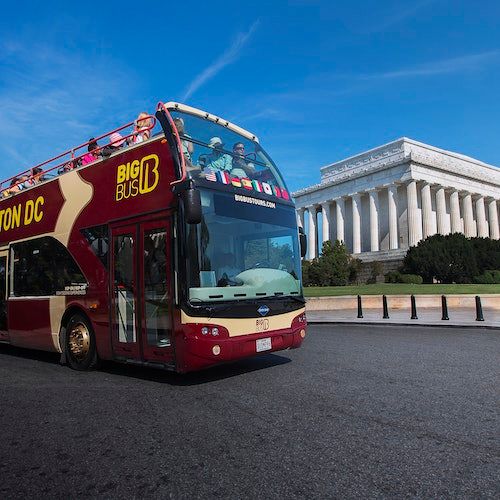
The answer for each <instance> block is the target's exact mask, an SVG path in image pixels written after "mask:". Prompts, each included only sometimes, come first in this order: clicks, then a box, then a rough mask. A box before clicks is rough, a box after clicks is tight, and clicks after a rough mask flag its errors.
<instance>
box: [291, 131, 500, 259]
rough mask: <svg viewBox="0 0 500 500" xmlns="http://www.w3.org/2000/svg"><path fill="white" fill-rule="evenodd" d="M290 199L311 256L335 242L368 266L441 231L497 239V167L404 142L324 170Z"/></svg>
mask: <svg viewBox="0 0 500 500" xmlns="http://www.w3.org/2000/svg"><path fill="white" fill-rule="evenodd" d="M293 196H294V198H295V202H296V206H297V215H298V219H299V224H300V225H301V226H302V227H303V228H304V229H305V231H306V233H307V235H308V255H307V258H308V259H313V258H314V257H317V256H318V252H320V251H321V245H322V242H324V241H327V240H331V241H334V240H336V239H338V240H341V241H343V242H345V244H346V245H347V248H348V249H349V251H350V252H351V253H352V254H354V255H355V256H356V257H358V258H360V259H361V260H363V261H366V262H370V261H374V260H379V261H396V260H401V259H402V258H403V256H404V255H405V253H406V251H407V249H408V247H410V246H414V245H416V244H417V243H418V242H419V241H420V240H421V239H423V238H426V237H428V236H431V235H433V234H436V233H439V234H443V235H444V234H448V233H453V232H460V233H463V234H465V236H468V237H471V236H481V237H490V238H494V239H499V223H498V220H499V216H498V204H499V200H500V169H499V168H497V167H494V166H492V165H487V164H485V163H482V162H481V161H479V160H475V159H474V158H469V157H467V156H464V155H461V154H458V153H453V152H451V151H445V150H443V149H438V148H436V147H434V146H429V145H428V144H423V143H421V142H417V141H414V140H412V139H408V138H406V137H403V138H401V139H398V140H396V141H394V142H390V143H389V144H385V145H384V146H379V147H377V148H375V149H371V150H370V151H366V152H364V153H361V154H358V155H355V156H352V157H351V158H347V159H345V160H342V161H338V162H336V163H332V164H330V165H327V166H325V167H322V168H321V182H320V184H317V185H314V186H310V187H307V188H304V189H300V190H299V191H297V192H295V193H293Z"/></svg>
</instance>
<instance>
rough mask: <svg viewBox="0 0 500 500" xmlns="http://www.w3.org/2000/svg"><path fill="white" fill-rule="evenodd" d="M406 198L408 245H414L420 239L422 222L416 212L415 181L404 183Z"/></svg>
mask: <svg viewBox="0 0 500 500" xmlns="http://www.w3.org/2000/svg"><path fill="white" fill-rule="evenodd" d="M406 197H407V200H408V246H409V247H414V246H416V245H417V243H418V242H419V241H420V240H421V239H422V224H421V220H420V214H419V213H418V202H417V181H410V182H409V183H408V184H407V185H406Z"/></svg>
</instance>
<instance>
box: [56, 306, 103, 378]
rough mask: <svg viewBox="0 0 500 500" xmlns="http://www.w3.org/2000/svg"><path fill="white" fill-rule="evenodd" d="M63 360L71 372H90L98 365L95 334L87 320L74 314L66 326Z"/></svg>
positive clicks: (78, 314)
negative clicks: (71, 369) (64, 359)
mask: <svg viewBox="0 0 500 500" xmlns="http://www.w3.org/2000/svg"><path fill="white" fill-rule="evenodd" d="M64 352H65V358H66V362H67V363H68V365H69V366H70V367H71V368H73V370H82V371H83V370H92V369H93V368H96V367H97V365H98V361H99V358H98V356H97V349H96V341H95V333H94V329H93V328H92V324H91V323H90V321H89V319H88V318H87V317H86V316H85V315H83V314H81V313H76V314H73V316H71V318H70V319H69V321H68V324H67V326H66V334H65V342H64Z"/></svg>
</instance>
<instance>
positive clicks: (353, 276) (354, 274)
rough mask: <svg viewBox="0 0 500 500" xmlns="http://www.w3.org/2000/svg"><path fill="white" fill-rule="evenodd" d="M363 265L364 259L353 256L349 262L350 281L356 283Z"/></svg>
mask: <svg viewBox="0 0 500 500" xmlns="http://www.w3.org/2000/svg"><path fill="white" fill-rule="evenodd" d="M362 266H363V261H362V260H361V259H356V258H352V259H351V261H350V262H349V268H348V270H349V283H351V284H352V283H356V282H357V280H358V274H359V272H360V271H361V268H362Z"/></svg>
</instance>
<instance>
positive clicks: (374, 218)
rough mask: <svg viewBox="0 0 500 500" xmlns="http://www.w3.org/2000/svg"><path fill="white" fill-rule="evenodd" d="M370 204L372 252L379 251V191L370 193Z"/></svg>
mask: <svg viewBox="0 0 500 500" xmlns="http://www.w3.org/2000/svg"><path fill="white" fill-rule="evenodd" d="M368 197H369V204H370V252H378V251H379V249H380V248H379V220H378V212H379V206H378V191H377V190H375V189H373V190H370V191H368Z"/></svg>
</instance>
